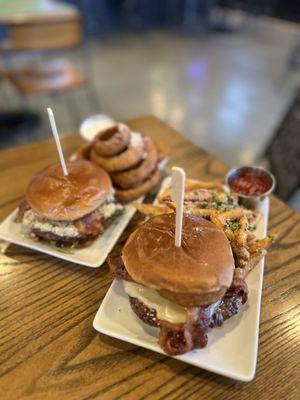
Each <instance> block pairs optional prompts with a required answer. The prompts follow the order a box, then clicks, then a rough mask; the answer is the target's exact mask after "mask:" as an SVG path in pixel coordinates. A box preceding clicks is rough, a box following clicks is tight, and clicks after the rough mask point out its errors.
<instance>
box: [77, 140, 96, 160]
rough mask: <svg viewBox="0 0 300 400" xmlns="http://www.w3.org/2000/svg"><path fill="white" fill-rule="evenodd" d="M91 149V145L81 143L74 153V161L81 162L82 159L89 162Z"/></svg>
mask: <svg viewBox="0 0 300 400" xmlns="http://www.w3.org/2000/svg"><path fill="white" fill-rule="evenodd" d="M91 149H92V144H91V143H83V144H82V145H80V146H79V148H78V150H77V152H76V159H77V160H82V159H84V160H89V159H90V152H91Z"/></svg>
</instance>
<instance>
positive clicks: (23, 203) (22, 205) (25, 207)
mask: <svg viewBox="0 0 300 400" xmlns="http://www.w3.org/2000/svg"><path fill="white" fill-rule="evenodd" d="M28 210H30V205H29V204H28V203H27V201H26V200H25V199H22V200H21V202H20V204H19V209H18V214H17V216H16V219H15V222H22V221H23V218H24V214H25V213H26V211H28Z"/></svg>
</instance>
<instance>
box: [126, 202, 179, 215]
mask: <svg viewBox="0 0 300 400" xmlns="http://www.w3.org/2000/svg"><path fill="white" fill-rule="evenodd" d="M134 206H135V208H136V209H137V210H138V211H139V212H140V213H141V214H144V215H147V216H149V217H153V216H155V215H160V214H169V213H171V212H173V210H172V209H170V208H169V207H167V206H165V205H154V204H144V203H135V204H134Z"/></svg>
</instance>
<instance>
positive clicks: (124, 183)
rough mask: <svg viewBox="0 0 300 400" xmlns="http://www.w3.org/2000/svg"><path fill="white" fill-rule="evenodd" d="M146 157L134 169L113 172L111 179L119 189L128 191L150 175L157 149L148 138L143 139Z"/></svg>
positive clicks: (155, 159)
mask: <svg viewBox="0 0 300 400" xmlns="http://www.w3.org/2000/svg"><path fill="white" fill-rule="evenodd" d="M144 143H145V150H146V152H147V156H146V158H145V159H144V160H142V161H141V162H140V163H139V164H138V165H137V166H136V167H133V168H131V169H129V170H127V171H121V172H115V173H113V174H112V176H111V179H112V181H113V183H114V184H115V185H117V186H119V187H120V188H121V189H128V188H130V187H132V186H134V185H136V184H137V183H138V182H142V181H144V180H145V179H146V178H148V176H149V175H150V174H151V173H152V171H153V170H154V169H155V167H156V165H157V158H158V157H157V149H156V146H155V144H154V143H153V141H152V140H151V139H150V138H149V137H145V138H144Z"/></svg>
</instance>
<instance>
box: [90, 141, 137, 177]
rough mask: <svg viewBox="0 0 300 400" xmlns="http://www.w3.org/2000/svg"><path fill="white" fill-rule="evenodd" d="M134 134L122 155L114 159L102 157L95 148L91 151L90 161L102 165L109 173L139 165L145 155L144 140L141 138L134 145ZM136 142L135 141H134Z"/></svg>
mask: <svg viewBox="0 0 300 400" xmlns="http://www.w3.org/2000/svg"><path fill="white" fill-rule="evenodd" d="M132 137H133V134H131V140H130V143H129V146H128V147H127V149H126V150H124V151H123V152H122V153H120V154H118V155H116V156H114V157H101V156H99V154H97V152H96V151H95V149H94V148H92V150H91V154H90V160H91V161H93V162H94V163H95V164H98V165H100V167H102V168H104V169H105V170H106V171H107V172H116V171H123V170H124V169H129V168H131V167H133V166H134V165H136V164H138V163H139V162H140V161H141V159H142V157H143V153H144V140H143V139H142V138H141V140H139V141H138V142H135V143H133V139H132ZM134 140H135V139H134Z"/></svg>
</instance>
